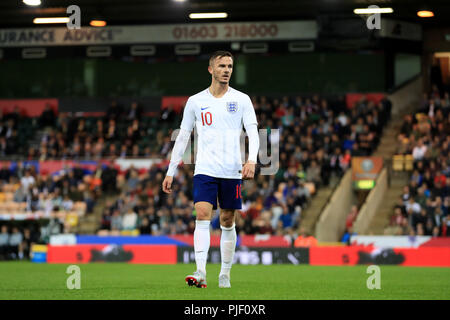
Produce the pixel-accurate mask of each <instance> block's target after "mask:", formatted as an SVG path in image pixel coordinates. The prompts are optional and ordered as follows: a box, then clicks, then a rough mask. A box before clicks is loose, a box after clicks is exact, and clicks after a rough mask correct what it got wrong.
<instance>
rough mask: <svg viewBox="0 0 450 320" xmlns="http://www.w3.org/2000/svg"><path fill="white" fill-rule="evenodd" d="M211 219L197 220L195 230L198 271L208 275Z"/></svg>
mask: <svg viewBox="0 0 450 320" xmlns="http://www.w3.org/2000/svg"><path fill="white" fill-rule="evenodd" d="M209 223H210V221H209V220H196V221H195V230H194V250H195V263H196V264H197V271H200V272H202V273H203V274H204V275H206V261H207V260H208V250H209V243H210V241H211V239H210V235H209Z"/></svg>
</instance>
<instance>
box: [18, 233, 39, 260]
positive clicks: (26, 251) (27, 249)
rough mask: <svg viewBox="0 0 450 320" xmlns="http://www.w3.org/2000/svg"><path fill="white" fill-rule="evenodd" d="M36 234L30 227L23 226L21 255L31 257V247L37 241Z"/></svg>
mask: <svg viewBox="0 0 450 320" xmlns="http://www.w3.org/2000/svg"><path fill="white" fill-rule="evenodd" d="M38 240H39V239H38V236H37V234H36V233H34V232H33V231H32V230H31V229H29V228H25V229H24V230H23V240H22V245H21V248H22V252H23V257H24V258H26V259H30V258H31V255H30V254H31V249H32V248H33V245H34V244H36V243H37V242H38Z"/></svg>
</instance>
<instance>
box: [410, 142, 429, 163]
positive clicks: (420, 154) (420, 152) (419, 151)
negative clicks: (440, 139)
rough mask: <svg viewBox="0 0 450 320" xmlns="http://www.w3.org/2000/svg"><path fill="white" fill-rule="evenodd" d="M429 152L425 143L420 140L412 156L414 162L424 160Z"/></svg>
mask: <svg viewBox="0 0 450 320" xmlns="http://www.w3.org/2000/svg"><path fill="white" fill-rule="evenodd" d="M426 152H427V146H426V145H425V144H424V143H423V140H422V139H419V141H418V143H417V146H415V147H414V149H413V151H412V156H413V158H414V160H416V161H417V160H422V159H423V158H424V157H425V154H426Z"/></svg>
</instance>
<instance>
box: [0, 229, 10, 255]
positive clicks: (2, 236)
mask: <svg viewBox="0 0 450 320" xmlns="http://www.w3.org/2000/svg"><path fill="white" fill-rule="evenodd" d="M0 257H2V258H3V259H5V260H6V259H8V258H9V233H8V227H7V226H6V225H2V227H1V233H0Z"/></svg>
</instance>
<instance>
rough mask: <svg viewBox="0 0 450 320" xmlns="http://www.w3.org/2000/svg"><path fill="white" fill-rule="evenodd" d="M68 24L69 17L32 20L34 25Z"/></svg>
mask: <svg viewBox="0 0 450 320" xmlns="http://www.w3.org/2000/svg"><path fill="white" fill-rule="evenodd" d="M67 22H69V17H53V18H34V19H33V23H34V24H41V23H67Z"/></svg>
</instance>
